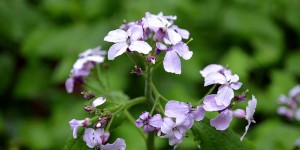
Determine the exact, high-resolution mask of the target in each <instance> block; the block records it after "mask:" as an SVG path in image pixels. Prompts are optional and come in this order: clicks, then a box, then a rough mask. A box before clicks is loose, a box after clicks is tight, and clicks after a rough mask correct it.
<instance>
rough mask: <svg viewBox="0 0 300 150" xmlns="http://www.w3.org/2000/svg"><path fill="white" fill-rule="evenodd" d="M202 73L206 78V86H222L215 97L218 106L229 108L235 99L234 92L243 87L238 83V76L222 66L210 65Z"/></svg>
mask: <svg viewBox="0 0 300 150" xmlns="http://www.w3.org/2000/svg"><path fill="white" fill-rule="evenodd" d="M200 73H201V75H202V76H204V78H205V82H204V86H208V85H212V84H221V86H220V87H219V89H218V93H217V95H215V97H214V98H215V99H216V103H217V105H223V106H229V104H230V102H231V99H232V98H233V97H234V91H233V90H238V89H239V88H240V87H241V86H242V83H241V82H238V80H239V76H238V75H236V74H234V75H232V73H231V71H230V70H228V69H224V68H222V66H220V65H209V66H208V67H206V68H204V70H202V71H200Z"/></svg>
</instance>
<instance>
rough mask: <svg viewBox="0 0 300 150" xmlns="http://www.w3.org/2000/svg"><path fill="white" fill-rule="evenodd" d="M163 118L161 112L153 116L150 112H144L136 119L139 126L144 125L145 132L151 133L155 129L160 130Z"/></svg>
mask: <svg viewBox="0 0 300 150" xmlns="http://www.w3.org/2000/svg"><path fill="white" fill-rule="evenodd" d="M162 123H163V119H162V117H161V115H160V114H156V115H154V116H153V117H151V116H150V114H149V112H144V113H142V114H141V115H140V117H139V118H138V119H137V120H136V121H135V125H136V126H137V127H139V128H140V127H142V126H144V132H145V133H149V132H152V131H154V130H159V129H160V127H161V126H162Z"/></svg>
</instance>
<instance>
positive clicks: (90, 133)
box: [69, 97, 126, 150]
mask: <svg viewBox="0 0 300 150" xmlns="http://www.w3.org/2000/svg"><path fill="white" fill-rule="evenodd" d="M105 101H106V99H105V98H104V97H98V98H96V99H95V100H94V101H93V102H92V103H91V105H90V106H85V110H86V111H87V112H88V113H90V114H91V113H95V115H97V116H98V117H97V118H96V119H97V120H96V121H95V120H94V119H89V118H85V119H84V120H76V119H72V120H71V121H70V122H69V124H70V126H71V129H72V130H73V138H74V139H76V138H77V131H78V129H79V128H80V127H89V126H91V125H92V124H93V123H94V126H93V128H91V127H89V128H85V131H84V135H83V140H84V141H85V142H86V144H87V146H88V147H89V148H97V149H102V150H108V149H118V150H124V149H125V148H126V144H125V141H124V140H123V139H121V138H118V139H117V140H116V141H115V142H114V143H113V144H107V143H106V142H107V140H108V139H109V136H110V134H109V132H107V131H104V127H105V126H106V125H107V124H108V122H109V121H110V119H111V114H109V113H105V112H104V111H100V112H99V111H98V109H97V107H98V106H100V105H102V104H103V103H105Z"/></svg>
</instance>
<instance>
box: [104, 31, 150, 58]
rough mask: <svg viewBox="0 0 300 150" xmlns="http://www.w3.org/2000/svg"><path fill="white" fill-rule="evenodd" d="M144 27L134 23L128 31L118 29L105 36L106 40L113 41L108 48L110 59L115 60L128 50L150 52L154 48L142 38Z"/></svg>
mask: <svg viewBox="0 0 300 150" xmlns="http://www.w3.org/2000/svg"><path fill="white" fill-rule="evenodd" d="M142 38H143V28H142V26H140V25H133V26H131V27H130V28H129V29H128V30H127V31H124V30H121V29H117V30H113V31H110V32H109V33H108V35H107V36H106V37H105V38H104V41H107V42H113V43H115V44H113V45H112V46H111V47H110V48H109V50H108V59H109V60H113V59H115V57H117V56H120V55H122V54H123V53H125V52H126V51H127V49H128V50H130V51H136V52H138V53H142V54H148V53H149V52H150V51H151V50H152V48H151V46H150V45H149V44H148V43H147V42H145V41H143V40H142Z"/></svg>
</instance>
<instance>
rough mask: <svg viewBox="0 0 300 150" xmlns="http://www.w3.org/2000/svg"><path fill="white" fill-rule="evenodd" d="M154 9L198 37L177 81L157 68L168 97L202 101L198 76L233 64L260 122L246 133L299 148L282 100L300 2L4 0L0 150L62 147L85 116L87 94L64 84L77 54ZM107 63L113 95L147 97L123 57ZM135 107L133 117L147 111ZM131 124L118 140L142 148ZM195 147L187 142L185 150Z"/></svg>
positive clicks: (297, 39) (259, 141)
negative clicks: (280, 108)
mask: <svg viewBox="0 0 300 150" xmlns="http://www.w3.org/2000/svg"><path fill="white" fill-rule="evenodd" d="M147 11H149V12H151V13H154V14H157V13H159V12H160V11H162V12H163V13H164V14H165V15H176V16H177V17H178V19H177V20H176V21H175V24H177V25H179V27H181V28H184V29H187V30H189V31H190V33H191V36H190V37H192V38H193V39H194V40H193V41H192V42H191V43H190V44H189V47H190V50H192V51H193V52H194V55H193V57H192V58H191V59H190V60H188V61H184V60H182V74H181V75H180V76H179V75H174V74H169V73H166V72H164V71H163V67H162V66H161V67H159V69H157V70H156V72H155V74H154V82H155V83H156V85H157V87H158V89H159V90H160V91H161V93H163V94H164V95H165V97H167V98H170V99H176V100H180V101H186V102H188V101H192V102H194V101H196V100H199V99H201V98H202V96H203V95H204V94H205V93H206V92H207V91H208V90H209V88H208V87H206V88H204V87H203V78H202V77H201V76H200V74H199V70H201V69H203V67H205V66H206V65H208V64H212V63H220V64H222V65H229V66H230V68H231V69H232V71H233V72H234V73H237V74H238V75H239V76H240V80H241V81H242V82H243V90H245V89H249V90H250V92H251V93H253V94H254V95H255V96H256V97H257V99H258V106H257V113H256V114H255V120H256V122H257V123H256V124H254V125H252V127H251V128H250V130H249V134H248V135H247V136H246V137H247V138H248V139H250V140H251V141H253V143H254V144H255V145H256V147H257V148H258V149H270V150H271V149H272V150H275V149H278V150H279V149H292V148H293V145H294V140H295V139H296V138H297V137H300V125H299V123H296V122H290V121H287V120H285V119H283V118H281V117H280V116H278V115H277V113H276V108H277V107H278V102H277V101H278V96H279V95H280V94H281V93H283V94H287V93H288V91H289V90H290V89H291V88H292V87H294V86H295V85H297V84H299V81H300V66H299V65H300V1H299V0H276V1H275V0H251V1H248V0H226V1H224V0H181V1H180V0H139V1H137V0H115V1H112V0H63V1H62V0H0V21H1V23H0V49H1V52H0V72H1V79H0V81H1V82H0V95H1V104H0V107H1V112H0V149H11V150H14V149H44V150H47V149H62V148H63V147H64V144H65V142H66V140H67V139H68V138H70V137H71V135H72V132H71V129H70V126H69V124H68V122H69V121H70V120H71V119H73V118H76V119H83V118H84V117H87V115H86V113H85V112H84V111H83V107H82V106H83V102H82V101H83V100H82V98H81V96H80V94H79V93H78V92H77V93H73V94H67V93H66V91H65V88H64V81H65V80H66V79H67V78H68V75H69V71H70V69H71V68H72V65H73V63H74V62H75V60H76V59H77V55H78V54H79V53H80V52H82V51H84V50H86V49H88V48H94V47H96V46H98V45H101V46H102V47H103V49H108V48H109V47H110V45H111V43H105V42H104V41H103V38H104V36H105V35H106V34H107V33H108V32H109V31H111V30H113V29H116V28H118V27H119V26H120V25H121V24H122V23H123V20H127V21H136V20H138V19H140V18H142V17H143V16H144V14H145V12H147ZM109 63H110V64H109V65H110V69H109V76H110V79H111V81H110V85H111V88H112V89H114V90H118V91H124V92H125V94H128V95H129V97H130V98H134V97H137V96H141V95H142V94H143V82H142V79H141V77H138V76H135V75H131V74H130V73H129V72H130V70H131V69H132V68H133V66H132V64H131V63H130V62H129V61H128V60H127V58H126V56H121V57H118V58H116V59H115V61H113V62H109ZM135 111H136V114H134V116H135V117H137V115H138V114H139V113H141V112H142V110H135ZM245 125H246V122H245V121H241V120H237V119H235V121H234V122H233V123H232V125H231V127H230V128H231V129H233V130H234V131H236V132H237V133H238V134H240V135H242V133H243V130H244V127H245ZM133 128H134V126H133V125H132V124H130V123H128V122H125V123H124V124H122V126H120V127H118V128H116V130H115V131H114V134H115V136H116V137H122V138H125V140H126V142H127V147H128V149H144V148H145V147H144V143H143V142H142V139H137V137H138V136H139V135H138V134H137V133H136V132H135V131H136V130H133V131H132V132H131V129H133ZM137 141H141V142H137ZM166 143H167V140H165V139H162V140H160V141H159V143H158V146H159V147H161V148H162V149H163V148H164V146H162V145H165V144H166ZM191 143H192V144H191ZM195 147H197V145H196V143H194V142H193V139H192V138H189V139H185V141H184V142H183V144H182V145H180V147H179V148H181V149H192V148H195Z"/></svg>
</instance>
